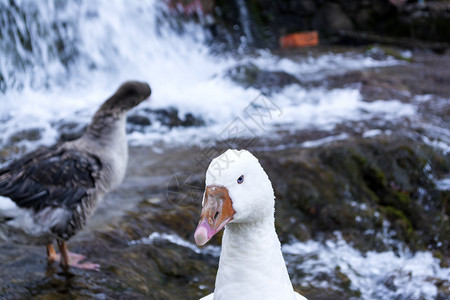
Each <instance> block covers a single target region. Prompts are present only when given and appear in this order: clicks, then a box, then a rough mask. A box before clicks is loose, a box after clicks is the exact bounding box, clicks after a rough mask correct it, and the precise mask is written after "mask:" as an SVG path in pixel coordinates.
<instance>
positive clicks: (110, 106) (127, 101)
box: [99, 81, 152, 113]
mask: <svg viewBox="0 0 450 300" xmlns="http://www.w3.org/2000/svg"><path fill="white" fill-rule="evenodd" d="M151 93H152V90H151V89H150V86H149V85H148V84H147V83H145V82H139V81H127V82H125V83H123V84H122V85H121V86H120V87H119V89H118V90H117V91H116V92H115V93H114V95H112V96H111V97H110V98H109V99H108V100H106V101H105V103H103V105H102V106H101V107H100V109H99V111H103V112H117V113H121V112H126V111H128V110H130V109H132V108H133V107H135V106H137V105H139V104H140V103H141V102H142V101H144V100H145V99H147V98H148V97H149V96H150V94H151Z"/></svg>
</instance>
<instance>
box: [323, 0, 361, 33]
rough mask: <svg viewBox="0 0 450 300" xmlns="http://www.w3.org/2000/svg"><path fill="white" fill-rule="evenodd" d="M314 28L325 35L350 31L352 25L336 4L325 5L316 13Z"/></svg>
mask: <svg viewBox="0 0 450 300" xmlns="http://www.w3.org/2000/svg"><path fill="white" fill-rule="evenodd" d="M314 25H315V28H317V29H319V30H321V31H322V32H324V33H326V34H336V33H338V32H340V31H342V30H352V29H353V23H352V21H351V20H350V18H349V17H348V16H347V14H346V13H345V12H344V10H343V9H342V8H341V6H340V5H339V4H337V3H330V2H327V3H325V4H324V5H323V6H322V7H321V8H320V10H319V12H318V13H317V15H316V17H315V21H314Z"/></svg>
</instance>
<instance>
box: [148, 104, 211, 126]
mask: <svg viewBox="0 0 450 300" xmlns="http://www.w3.org/2000/svg"><path fill="white" fill-rule="evenodd" d="M146 112H147V113H149V114H150V116H151V118H155V119H156V120H157V121H158V122H160V123H161V125H163V126H167V127H169V128H173V127H179V126H181V127H192V126H203V125H204V124H205V121H204V120H203V119H202V118H201V117H196V116H194V115H193V114H192V113H186V114H185V115H184V118H181V117H180V116H179V112H178V109H177V108H175V107H169V108H167V109H166V108H164V109H155V110H152V109H148V110H146Z"/></svg>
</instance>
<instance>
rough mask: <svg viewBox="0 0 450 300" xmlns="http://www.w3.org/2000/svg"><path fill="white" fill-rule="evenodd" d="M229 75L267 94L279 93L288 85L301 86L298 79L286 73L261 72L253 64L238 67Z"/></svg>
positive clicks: (238, 81)
mask: <svg viewBox="0 0 450 300" xmlns="http://www.w3.org/2000/svg"><path fill="white" fill-rule="evenodd" d="M227 75H228V76H229V77H230V78H231V79H233V80H234V81H235V82H237V83H239V84H240V85H242V86H244V87H246V88H248V87H253V88H256V89H259V90H261V91H262V92H264V93H267V94H271V93H272V92H274V91H279V90H280V89H282V88H284V87H285V86H287V85H291V84H300V81H299V80H298V79H297V78H296V77H294V76H292V75H290V74H288V73H286V72H282V71H265V70H260V69H259V68H258V67H257V66H256V65H254V64H251V63H249V64H245V65H239V66H236V67H234V68H232V69H230V70H229V71H228V73H227Z"/></svg>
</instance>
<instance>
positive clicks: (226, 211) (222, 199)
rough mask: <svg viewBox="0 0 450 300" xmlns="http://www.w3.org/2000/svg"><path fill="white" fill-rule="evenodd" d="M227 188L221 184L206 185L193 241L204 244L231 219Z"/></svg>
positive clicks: (200, 244)
mask: <svg viewBox="0 0 450 300" xmlns="http://www.w3.org/2000/svg"><path fill="white" fill-rule="evenodd" d="M232 204H233V203H232V202H231V199H230V196H229V195H228V190H227V188H225V187H222V186H214V185H211V186H207V187H206V190H205V199H204V206H203V209H202V215H201V217H200V221H199V222H198V226H197V229H196V230H195V234H194V238H195V242H196V243H197V245H199V246H203V245H204V244H206V243H207V242H208V241H209V240H210V239H211V238H212V237H213V236H214V235H215V234H216V233H217V232H219V231H220V230H221V229H222V228H223V227H224V226H225V225H226V224H227V223H228V222H230V221H231V220H232V219H233V215H234V214H235V213H236V212H235V211H234V209H233V205H232Z"/></svg>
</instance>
